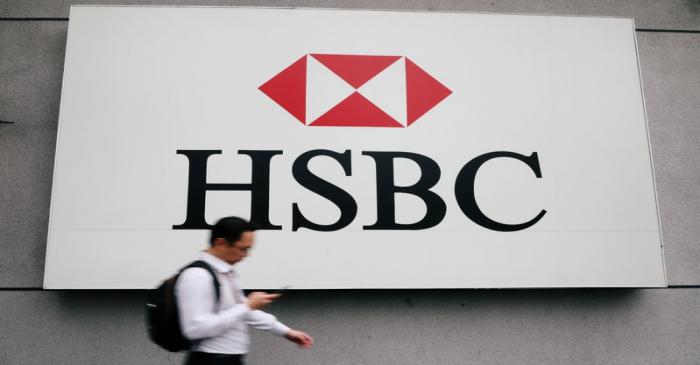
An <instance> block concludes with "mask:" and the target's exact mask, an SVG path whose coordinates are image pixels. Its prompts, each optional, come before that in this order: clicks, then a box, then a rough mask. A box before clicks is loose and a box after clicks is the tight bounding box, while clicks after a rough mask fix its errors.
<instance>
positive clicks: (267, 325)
mask: <svg viewBox="0 0 700 365" xmlns="http://www.w3.org/2000/svg"><path fill="white" fill-rule="evenodd" d="M246 319H247V322H248V324H249V325H251V326H253V327H255V328H257V329H259V330H263V331H268V332H270V333H273V334H275V335H277V336H284V335H285V334H287V332H289V330H290V328H289V327H287V326H285V325H284V324H283V323H282V322H280V321H278V320H277V318H276V317H275V316H273V315H272V314H270V313H266V312H263V311H261V310H257V309H256V310H251V311H250V312H248V315H247V316H246Z"/></svg>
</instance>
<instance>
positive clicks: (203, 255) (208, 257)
mask: <svg viewBox="0 0 700 365" xmlns="http://www.w3.org/2000/svg"><path fill="white" fill-rule="evenodd" d="M199 259H200V260H202V261H204V262H206V263H207V264H209V265H211V266H212V267H213V268H214V269H216V271H218V272H220V273H222V274H226V273H227V272H229V271H232V270H233V267H232V266H231V264H229V263H228V262H226V261H224V260H222V259H220V258H218V257H216V256H214V255H212V254H210V253H209V252H206V251H202V252H200V253H199Z"/></svg>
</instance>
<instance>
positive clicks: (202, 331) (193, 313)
mask: <svg viewBox="0 0 700 365" xmlns="http://www.w3.org/2000/svg"><path fill="white" fill-rule="evenodd" d="M175 296H176V298H177V304H178V308H179V316H180V327H181V329H182V334H183V335H184V336H185V337H186V338H188V339H190V340H198V339H203V338H208V337H214V336H219V335H221V334H223V333H224V332H226V331H227V330H228V329H230V328H232V327H233V326H234V325H235V323H236V322H239V321H244V320H246V318H247V316H248V315H249V313H250V312H251V309H250V307H248V305H247V304H244V303H242V304H236V305H234V306H233V307H231V308H229V309H226V310H223V311H219V312H217V313H214V309H215V306H216V293H215V291H214V279H213V278H212V277H211V274H210V273H209V272H208V271H207V270H206V269H203V268H199V267H193V268H189V269H186V270H184V271H183V272H182V273H181V274H180V277H179V278H178V280H177V283H176V284H175Z"/></svg>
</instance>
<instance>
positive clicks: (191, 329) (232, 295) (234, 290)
mask: <svg viewBox="0 0 700 365" xmlns="http://www.w3.org/2000/svg"><path fill="white" fill-rule="evenodd" d="M254 232H255V226H253V225H252V224H251V223H249V222H247V221H246V220H244V219H241V218H237V217H226V218H223V219H221V220H219V221H218V222H217V223H216V225H214V227H213V228H212V230H211V239H210V247H209V249H207V250H205V251H203V252H201V253H200V255H199V260H202V261H204V262H206V263H207V264H208V265H209V266H210V267H211V268H212V271H213V272H214V273H215V274H216V276H217V278H218V281H219V293H220V294H219V295H220V297H219V300H218V302H217V300H216V289H215V287H214V279H213V277H212V275H211V274H210V273H209V272H208V271H207V270H206V269H204V268H200V267H192V268H188V269H185V270H184V271H182V273H181V274H180V277H179V278H178V280H177V284H176V286H175V293H176V297H177V303H178V307H179V310H180V314H179V315H180V326H181V328H182V333H183V335H184V336H185V337H187V338H188V339H190V340H192V341H193V342H194V346H193V348H192V349H191V350H190V353H189V354H188V356H187V359H186V361H185V363H186V364H187V365H200V364H217V365H218V364H226V365H236V364H243V360H244V357H245V354H246V353H247V352H248V347H249V343H250V339H249V335H248V326H249V325H250V326H253V327H255V328H257V329H261V330H265V331H269V332H271V333H273V334H275V335H278V336H283V337H285V338H286V339H287V340H289V341H291V342H294V343H296V344H297V345H299V346H300V347H302V348H311V346H312V345H313V339H312V338H311V336H309V335H308V334H306V333H304V332H301V331H296V330H293V329H290V328H289V327H287V326H285V325H284V324H282V323H281V322H279V321H278V320H277V318H275V316H273V315H271V314H268V313H265V312H263V311H261V310H260V309H261V308H263V307H264V306H266V305H267V304H270V303H271V302H272V301H273V300H275V299H276V298H277V297H279V294H267V293H263V292H253V293H250V294H249V295H248V297H247V298H246V297H245V296H244V293H243V291H242V290H241V289H240V288H239V287H238V283H237V279H236V274H235V272H234V271H233V267H232V265H234V264H236V263H237V262H239V261H241V260H243V258H245V257H246V256H247V255H248V252H249V251H250V250H251V249H252V247H253V241H254Z"/></svg>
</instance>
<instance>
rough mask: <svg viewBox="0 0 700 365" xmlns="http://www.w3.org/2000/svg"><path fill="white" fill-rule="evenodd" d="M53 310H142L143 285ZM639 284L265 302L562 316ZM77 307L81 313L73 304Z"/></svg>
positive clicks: (613, 306) (635, 293)
mask: <svg viewBox="0 0 700 365" xmlns="http://www.w3.org/2000/svg"><path fill="white" fill-rule="evenodd" d="M56 293H57V294H58V303H57V304H58V305H57V309H58V310H59V311H61V312H64V314H66V315H80V316H81V317H83V316H90V315H96V316H97V315H99V313H103V312H108V313H110V314H112V315H116V314H118V313H125V314H126V313H129V314H133V312H135V311H141V310H142V306H143V303H144V294H145V293H144V291H143V290H64V291H57V292H56ZM641 293H642V290H639V289H616V288H611V289H607V288H605V289H603V288H601V289H421V290H416V289H412V290H406V289H395V290H384V289H372V290H367V289H359V290H293V291H289V292H287V293H285V294H284V295H283V296H282V297H281V298H280V299H279V300H278V301H277V302H275V303H274V304H272V305H271V306H270V307H269V310H270V311H271V312H277V313H286V314H290V315H294V316H295V317H297V316H299V317H307V315H308V316H309V317H316V316H318V315H319V314H320V313H324V312H326V313H328V314H333V313H334V314H336V315H340V316H344V315H345V314H353V315H357V314H358V313H362V312H388V313H405V312H407V311H423V310H426V311H430V312H434V313H435V314H436V315H438V314H441V313H442V314H448V313H451V312H460V311H470V312H474V313H479V315H484V314H486V313H490V312H494V311H496V312H501V313H513V312H517V311H527V312H532V311H549V312H550V313H559V314H561V315H573V314H576V313H578V314H580V313H588V314H594V313H596V311H598V310H599V311H600V312H601V313H605V315H606V316H610V314H611V311H613V312H614V311H616V310H624V309H625V308H628V307H633V306H634V305H635V303H636V302H637V300H638V298H639V296H640V295H641ZM76 308H80V312H76V311H75V309H76Z"/></svg>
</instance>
